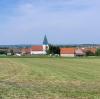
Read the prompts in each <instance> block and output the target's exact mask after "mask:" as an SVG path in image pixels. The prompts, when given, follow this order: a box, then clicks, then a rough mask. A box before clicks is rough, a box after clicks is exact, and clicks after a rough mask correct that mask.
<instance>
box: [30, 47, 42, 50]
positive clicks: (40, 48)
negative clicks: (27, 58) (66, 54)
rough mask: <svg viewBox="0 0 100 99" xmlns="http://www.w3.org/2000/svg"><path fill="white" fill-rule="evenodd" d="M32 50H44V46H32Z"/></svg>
mask: <svg viewBox="0 0 100 99" xmlns="http://www.w3.org/2000/svg"><path fill="white" fill-rule="evenodd" d="M31 50H32V51H43V46H32V48H31Z"/></svg>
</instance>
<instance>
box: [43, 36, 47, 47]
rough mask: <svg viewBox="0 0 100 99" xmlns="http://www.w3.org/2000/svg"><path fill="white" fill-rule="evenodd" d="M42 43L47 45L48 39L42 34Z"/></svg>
mask: <svg viewBox="0 0 100 99" xmlns="http://www.w3.org/2000/svg"><path fill="white" fill-rule="evenodd" d="M43 45H48V40H47V36H46V35H45V36H44V40H43Z"/></svg>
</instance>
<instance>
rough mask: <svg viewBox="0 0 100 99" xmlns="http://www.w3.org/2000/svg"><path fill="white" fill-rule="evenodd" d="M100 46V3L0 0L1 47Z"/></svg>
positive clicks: (86, 1)
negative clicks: (90, 44)
mask: <svg viewBox="0 0 100 99" xmlns="http://www.w3.org/2000/svg"><path fill="white" fill-rule="evenodd" d="M45 34H46V35H47V37H48V40H49V42H50V43H53V44H80V43H98V44H99V43H100V0H0V35H1V36H0V45H3V44H41V43H42V40H43V37H44V35H45Z"/></svg>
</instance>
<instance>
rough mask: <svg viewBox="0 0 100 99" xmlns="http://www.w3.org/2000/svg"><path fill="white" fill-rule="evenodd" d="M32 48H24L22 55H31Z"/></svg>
mask: <svg viewBox="0 0 100 99" xmlns="http://www.w3.org/2000/svg"><path fill="white" fill-rule="evenodd" d="M30 52H31V48H22V49H21V54H22V55H30Z"/></svg>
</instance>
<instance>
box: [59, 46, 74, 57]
mask: <svg viewBox="0 0 100 99" xmlns="http://www.w3.org/2000/svg"><path fill="white" fill-rule="evenodd" d="M60 56H62V57H74V56H75V48H60Z"/></svg>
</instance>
